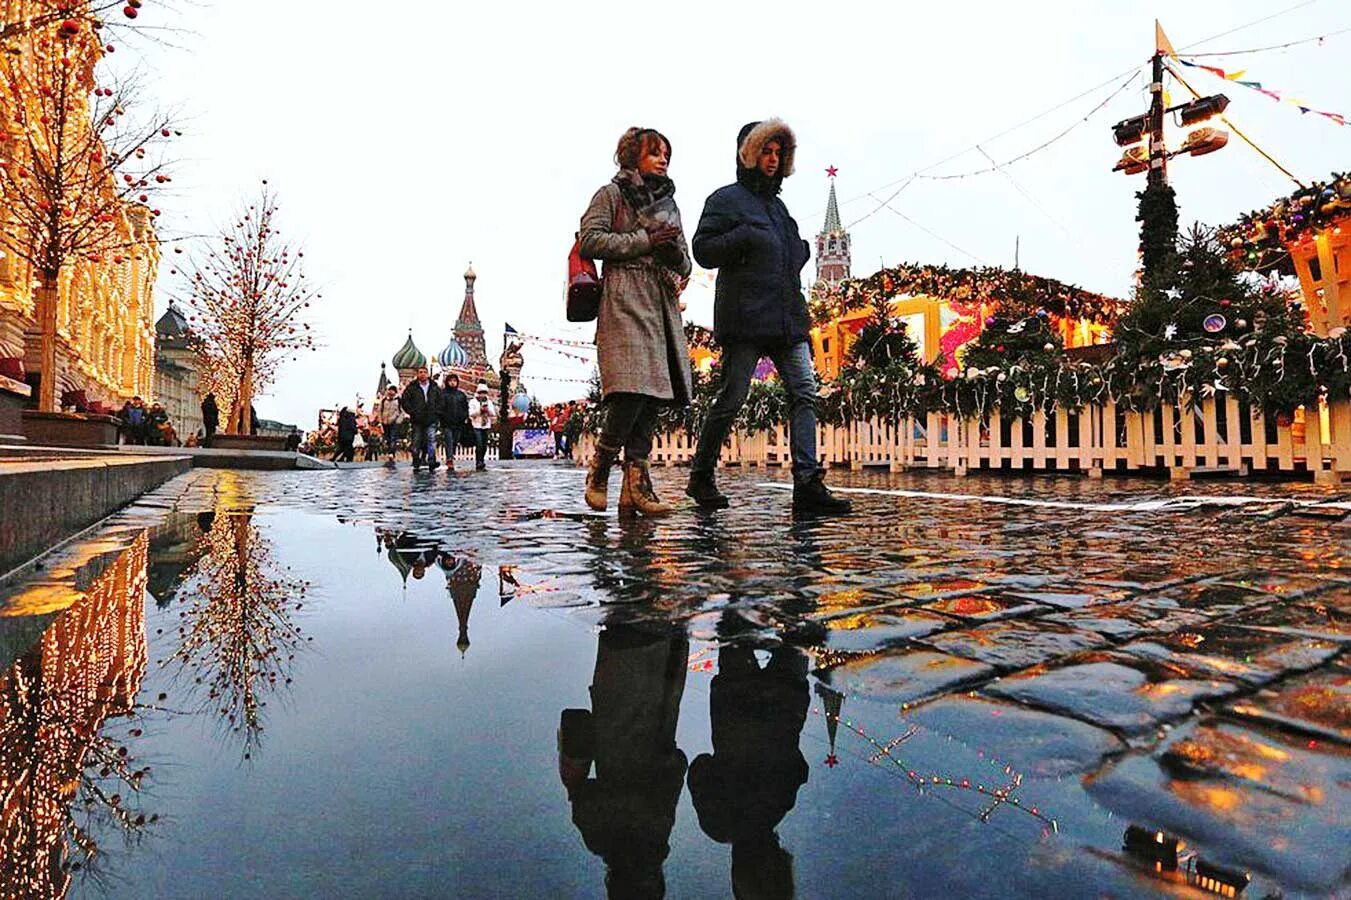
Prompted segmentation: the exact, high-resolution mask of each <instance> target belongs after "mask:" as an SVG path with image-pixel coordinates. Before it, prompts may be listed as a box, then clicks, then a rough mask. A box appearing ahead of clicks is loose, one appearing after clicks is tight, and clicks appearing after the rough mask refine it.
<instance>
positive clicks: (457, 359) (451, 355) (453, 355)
mask: <svg viewBox="0 0 1351 900" xmlns="http://www.w3.org/2000/svg"><path fill="white" fill-rule="evenodd" d="M436 361H437V362H439V363H440V364H441V368H443V369H463V368H465V367H466V366H468V365H469V353H468V351H466V350H465V349H464V348H463V347H461V346H460V342H459V341H457V340H455V338H454V336H452V337H451V339H450V343H449V344H446V349H444V350H442V351H441V352H440V354H438V355H437V357H436Z"/></svg>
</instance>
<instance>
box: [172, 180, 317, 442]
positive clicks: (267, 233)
mask: <svg viewBox="0 0 1351 900" xmlns="http://www.w3.org/2000/svg"><path fill="white" fill-rule="evenodd" d="M277 210H278V205H277V195H276V193H275V192H274V191H272V189H271V188H269V187H268V184H267V182H266V181H264V182H263V184H262V190H261V193H260V196H259V198H258V200H257V202H255V203H251V204H249V205H248V207H247V208H246V209H244V210H242V211H241V212H240V214H239V215H238V217H236V219H235V222H234V224H233V225H231V226H230V227H228V228H225V229H222V231H221V233H220V235H219V236H218V237H217V238H216V239H214V240H213V242H212V243H211V245H210V246H209V247H208V248H207V250H206V251H205V254H206V255H205V257H204V258H189V260H188V261H187V262H186V263H184V264H183V265H181V266H180V267H179V270H180V271H181V273H182V274H183V276H184V278H185V280H186V283H187V293H188V296H187V298H186V303H187V306H188V308H189V310H190V311H191V315H190V316H189V321H191V322H192V327H193V331H194V333H195V334H196V339H197V342H198V346H199V348H200V351H201V353H202V355H203V356H204V357H205V359H206V360H207V362H208V366H207V369H208V370H209V371H211V372H212V376H211V379H212V384H211V387H213V388H216V389H217V395H218V396H223V397H224V398H226V399H228V400H229V401H230V405H229V409H230V414H229V418H228V420H227V422H226V427H225V431H226V433H228V434H239V433H241V432H246V431H248V426H249V410H250V408H251V406H252V404H253V397H254V395H255V394H256V393H258V392H259V391H261V390H263V389H265V388H266V387H267V386H268V385H270V384H272V382H273V381H274V380H275V379H276V377H277V372H278V370H279V368H280V367H281V365H282V364H283V363H285V362H286V361H287V360H289V359H294V358H296V355H297V354H298V353H299V352H300V351H302V350H313V349H314V346H315V345H314V336H313V330H312V329H311V327H310V323H309V322H307V321H305V319H306V318H307V316H308V313H307V312H306V310H308V309H309V306H310V304H311V303H312V302H313V301H315V300H318V299H320V297H321V295H320V294H319V293H318V292H317V291H315V290H314V289H313V288H311V287H310V286H309V285H308V284H307V283H306V281H305V273H304V272H303V271H302V261H303V259H304V256H305V254H304V251H303V250H301V249H300V248H299V247H296V246H293V245H291V244H289V243H287V242H286V241H285V240H283V239H282V236H281V233H280V232H279V231H278V230H277V226H276V218H277Z"/></svg>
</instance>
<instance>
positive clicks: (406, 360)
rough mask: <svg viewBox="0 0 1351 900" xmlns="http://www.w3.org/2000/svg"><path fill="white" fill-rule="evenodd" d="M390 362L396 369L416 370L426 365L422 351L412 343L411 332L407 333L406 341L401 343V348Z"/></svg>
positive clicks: (425, 358)
mask: <svg viewBox="0 0 1351 900" xmlns="http://www.w3.org/2000/svg"><path fill="white" fill-rule="evenodd" d="M390 362H392V363H394V368H396V369H416V368H418V367H419V366H425V365H426V364H427V357H425V356H423V355H422V351H421V350H419V349H418V348H417V345H416V344H414V343H413V332H412V331H409V332H408V339H407V340H406V341H404V342H403V346H402V347H400V348H399V352H398V353H395V354H394V358H393V359H392V360H390Z"/></svg>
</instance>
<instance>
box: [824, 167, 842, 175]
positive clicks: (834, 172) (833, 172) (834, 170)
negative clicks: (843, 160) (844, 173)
mask: <svg viewBox="0 0 1351 900" xmlns="http://www.w3.org/2000/svg"><path fill="white" fill-rule="evenodd" d="M839 173H840V170H839V169H837V168H835V167H834V166H830V167H829V168H827V169H826V177H827V178H834V177H835V176H836V175H838V174H839Z"/></svg>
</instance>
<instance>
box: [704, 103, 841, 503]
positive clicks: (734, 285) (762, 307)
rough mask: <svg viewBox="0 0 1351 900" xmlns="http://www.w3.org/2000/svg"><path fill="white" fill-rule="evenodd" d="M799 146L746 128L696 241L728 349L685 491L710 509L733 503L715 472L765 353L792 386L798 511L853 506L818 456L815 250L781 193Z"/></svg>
mask: <svg viewBox="0 0 1351 900" xmlns="http://www.w3.org/2000/svg"><path fill="white" fill-rule="evenodd" d="M796 149H797V142H796V139H795V138H794V136H793V132H792V129H790V128H789V127H788V125H787V124H785V123H784V122H782V121H780V120H778V119H770V120H767V121H763V122H751V123H750V124H748V125H746V126H744V127H743V128H742V129H741V133H740V134H739V135H737V177H736V183H735V184H730V185H728V186H726V187H723V188H719V189H718V190H717V191H715V192H714V193H713V194H712V195H711V196H710V197H709V198H708V200H707V201H706V202H705V204H704V213H703V215H702V216H701V217H700V219H699V228H698V229H697V230H696V231H695V233H694V240H693V241H692V242H691V244H692V250H693V251H694V258H695V259H696V260H697V261H698V262H699V265H701V266H703V267H705V268H708V269H717V270H718V281H717V287H716V291H715V294H714V300H713V334H714V336H715V337H716V338H717V340H718V343H719V344H721V345H722V360H721V364H722V385H721V387H720V388H719V390H718V397H717V399H716V400H714V402H713V407H712V409H711V410H710V411H709V414H708V420H707V422H706V423H705V424H704V430H703V433H702V434H701V435H700V436H699V444H698V447H697V449H696V450H695V454H694V461H693V462H692V463H691V464H690V480H689V485H688V486H687V487H686V488H685V493H687V494H688V495H689V496H691V497H693V498H694V500H695V502H696V503H698V504H699V505H700V506H702V507H705V508H708V509H721V508H723V507H725V506H727V503H728V500H727V497H726V496H724V495H723V494H722V493H720V492H719V491H718V488H717V484H716V483H715V482H714V478H713V470H714V467H715V466H716V465H717V462H718V456H719V454H720V453H721V452H722V445H723V441H725V440H726V439H727V433H728V431H729V430H730V429H731V427H732V422H733V421H734V420H735V419H736V415H737V412H738V411H739V410H740V409H741V405H742V404H743V403H745V402H746V395H747V393H748V391H749V390H750V383H751V376H752V375H753V374H754V372H755V365H756V363H757V362H759V360H760V357H762V356H768V357H769V358H770V359H771V360H772V361H773V363H774V368H775V369H777V370H778V372H779V378H780V379H782V381H783V385H784V387H785V388H786V389H787V391H788V398H789V441H790V443H791V444H792V450H793V509H794V511H796V512H801V513H809V514H822V513H824V514H838V513H846V512H848V511H849V510H850V503H849V501H848V500H844V499H841V498H839V497H836V496H835V495H833V494H831V492H830V491H829V490H828V489H827V488H826V485H825V480H824V472H823V471H822V469H821V466H820V464H819V463H818V462H817V458H816V371H815V369H813V368H812V351H811V344H809V343H808V333H809V331H810V327H811V324H810V321H809V319H808V317H807V301H806V298H805V297H804V296H803V294H802V277H801V272H802V267H803V266H805V265H806V264H807V260H808V258H810V256H811V251H810V249H809V248H808V246H807V242H806V241H804V240H803V239H802V236H801V235H800V234H799V233H798V228H797V222H795V221H794V220H793V217H792V216H790V215H789V214H788V207H786V206H784V203H783V201H782V200H780V199H779V191H780V190H781V189H782V186H783V179H785V178H787V177H788V176H789V175H791V174H793V156H794V152H795V151H796Z"/></svg>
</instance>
